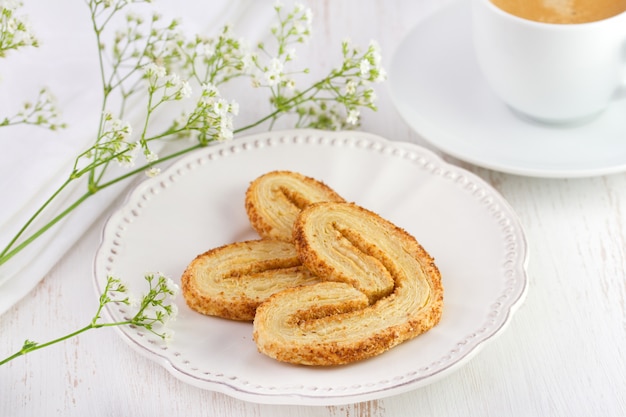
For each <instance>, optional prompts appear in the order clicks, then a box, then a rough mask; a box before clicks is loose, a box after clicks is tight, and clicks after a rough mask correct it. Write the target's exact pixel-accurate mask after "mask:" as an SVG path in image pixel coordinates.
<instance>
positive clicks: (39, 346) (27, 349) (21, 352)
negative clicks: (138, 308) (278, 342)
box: [0, 321, 132, 366]
mask: <svg viewBox="0 0 626 417" xmlns="http://www.w3.org/2000/svg"><path fill="white" fill-rule="evenodd" d="M127 324H132V323H131V322H130V321H120V322H115V323H99V324H96V323H89V324H88V325H87V326H85V327H83V328H81V329H78V330H76V331H74V332H72V333H69V334H66V335H65V336H62V337H59V338H57V339H54V340H50V341H49V342H46V343H41V344H34V345H31V346H27V347H23V348H22V349H20V350H19V351H17V352H15V353H14V354H13V355H11V356H8V357H6V358H4V359H2V360H1V361H0V366H2V365H4V364H5V363H7V362H10V361H12V360H13V359H16V358H19V357H20V356H24V355H26V354H27V353H30V352H34V351H36V350H39V349H43V348H45V347H48V346H50V345H54V344H56V343H59V342H62V341H64V340H67V339H70V338H72V337H74V336H77V335H79V334H81V333H84V332H86V331H87V330H91V329H98V328H100V327H112V326H123V325H127Z"/></svg>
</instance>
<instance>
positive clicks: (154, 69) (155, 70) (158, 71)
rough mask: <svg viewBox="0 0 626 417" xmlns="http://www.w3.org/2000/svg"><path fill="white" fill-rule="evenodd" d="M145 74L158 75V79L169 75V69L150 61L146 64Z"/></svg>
mask: <svg viewBox="0 0 626 417" xmlns="http://www.w3.org/2000/svg"><path fill="white" fill-rule="evenodd" d="M145 75H146V77H156V78H157V79H158V78H163V77H165V76H166V75H167V70H166V69H165V67H163V66H161V65H157V64H155V63H154V62H150V63H149V64H148V65H146V66H145Z"/></svg>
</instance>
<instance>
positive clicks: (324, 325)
mask: <svg viewBox="0 0 626 417" xmlns="http://www.w3.org/2000/svg"><path fill="white" fill-rule="evenodd" d="M294 238H295V241H294V242H295V246H296V249H297V251H298V254H299V256H300V259H301V261H302V263H303V265H305V266H306V267H307V268H308V269H309V270H311V271H312V272H313V273H314V274H316V275H318V276H319V277H320V279H323V280H325V281H327V282H321V283H318V284H313V285H311V286H308V287H299V288H291V289H287V290H285V291H281V292H279V293H276V294H274V295H272V296H271V297H270V298H268V300H267V301H265V302H264V303H262V304H261V305H260V306H259V308H258V309H257V312H256V316H255V319H254V326H253V327H254V340H255V342H256V344H257V347H258V349H259V351H260V352H262V353H264V354H266V355H268V356H270V357H272V358H275V359H277V360H279V361H284V362H290V363H294V364H303V365H340V364H346V363H350V362H354V361H358V360H362V359H366V358H369V357H372V356H375V355H379V354H381V353H383V352H385V351H387V350H388V349H390V348H392V347H394V346H396V345H398V344H400V343H402V342H404V341H406V340H409V339H411V338H414V337H416V336H417V335H419V334H421V333H423V332H425V331H427V330H429V329H430V328H432V327H433V326H435V325H436V324H437V323H438V322H439V319H440V317H441V312H442V308H443V287H442V284H441V276H440V273H439V270H438V268H437V267H436V265H435V263H434V261H433V258H432V257H431V256H430V255H429V254H428V253H427V252H426V251H425V250H424V248H423V247H422V246H421V245H420V244H419V243H418V242H417V241H416V240H415V238H414V237H413V236H411V235H410V234H408V233H407V232H406V231H404V230H402V229H400V228H398V227H396V226H394V225H393V224H392V223H390V222H389V221H387V220H384V219H382V218H381V217H380V216H378V215H377V214H375V213H373V212H370V211H368V210H366V209H364V208H361V207H359V206H357V205H354V204H351V203H319V204H315V205H312V206H310V207H308V208H306V209H305V210H303V211H302V213H301V214H300V215H299V217H298V219H297V220H296V222H295V225H294ZM372 265H377V266H375V267H373V269H372ZM383 269H384V270H386V271H387V272H386V274H387V275H388V276H389V277H391V279H392V280H393V289H392V290H391V292H389V293H387V292H386V290H384V289H383V291H382V292H378V293H377V292H372V291H370V290H369V289H368V288H367V286H368V285H370V281H372V277H371V276H372V275H377V274H379V273H380V271H381V270H383ZM373 281H377V279H374V280H373ZM385 281H386V279H382V280H381V282H385ZM366 294H368V295H366Z"/></svg>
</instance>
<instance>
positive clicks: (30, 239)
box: [0, 183, 93, 265]
mask: <svg viewBox="0 0 626 417" xmlns="http://www.w3.org/2000/svg"><path fill="white" fill-rule="evenodd" d="M65 185H67V183H66V184H64V185H63V187H65ZM54 195H56V193H55V194H54ZM54 195H53V196H52V197H51V198H50V199H49V200H48V201H47V202H46V205H47V204H49V202H51V201H52V199H53V198H54ZM91 195H93V193H92V192H87V193H85V194H83V195H82V196H81V197H80V198H78V200H76V201H75V202H74V203H73V204H71V205H70V206H68V207H67V208H66V209H65V210H63V211H62V212H61V213H59V214H58V215H57V216H56V217H54V218H53V219H52V220H50V221H49V222H48V223H46V224H45V225H44V226H42V227H41V228H40V229H38V230H37V231H36V232H34V233H33V234H32V235H30V236H29V237H28V238H27V239H25V240H24V241H23V242H22V243H20V244H19V245H17V246H15V247H14V248H13V249H12V250H6V249H5V251H4V252H2V256H1V257H0V265H2V264H4V263H6V262H7V261H8V260H9V259H11V258H12V257H13V256H15V255H16V254H17V253H18V252H20V251H21V250H23V249H24V248H25V247H26V246H28V245H30V244H31V243H32V242H33V241H34V240H35V239H37V238H38V237H39V236H41V235H42V234H44V233H45V232H46V231H47V230H48V229H50V228H51V227H52V226H54V225H55V224H57V223H58V222H59V221H61V220H62V219H63V218H64V217H65V216H67V215H68V214H69V213H71V212H72V211H73V210H74V209H75V208H76V207H78V206H80V205H81V204H82V203H83V201H85V200H86V199H87V198H89V197H90V196H91ZM44 206H45V205H44ZM44 206H42V207H41V208H40V209H39V210H38V211H37V213H35V215H33V216H32V217H31V219H34V218H36V217H37V216H38V215H39V214H40V213H41V212H42V211H43V208H44ZM29 224H30V223H28V224H26V225H25V226H24V227H23V228H22V230H20V233H19V234H18V236H16V237H15V238H13V240H12V241H11V243H10V244H9V246H7V249H8V248H10V247H11V246H12V245H13V244H14V243H15V241H16V240H17V238H18V237H19V235H21V234H22V233H23V232H24V230H25V229H26V227H27V226H28V225H29Z"/></svg>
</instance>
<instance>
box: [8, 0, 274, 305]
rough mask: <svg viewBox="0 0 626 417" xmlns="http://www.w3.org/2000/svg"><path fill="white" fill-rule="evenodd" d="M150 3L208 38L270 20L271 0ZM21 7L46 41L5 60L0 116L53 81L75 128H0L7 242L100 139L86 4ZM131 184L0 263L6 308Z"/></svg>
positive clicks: (63, 0) (255, 29)
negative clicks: (228, 27) (230, 27)
mask: <svg viewBox="0 0 626 417" xmlns="http://www.w3.org/2000/svg"><path fill="white" fill-rule="evenodd" d="M144 9H145V10H146V11H148V10H150V11H151V10H156V11H158V12H159V13H160V14H161V15H162V16H163V18H164V20H165V19H172V18H180V19H181V21H182V23H183V25H182V27H183V30H184V31H185V32H189V33H205V34H207V35H211V34H214V33H215V31H216V30H219V29H220V28H221V27H222V26H223V24H225V23H232V24H233V25H234V26H235V28H236V30H237V33H239V34H241V35H243V36H245V37H246V38H247V39H250V40H252V41H258V40H260V39H258V36H260V34H261V33H262V30H263V28H267V27H268V25H269V21H270V19H271V18H272V16H273V11H272V7H271V3H270V2H251V1H250V0H238V1H233V0H211V1H210V2H205V1H200V0H197V1H194V0H184V1H176V2H172V1H161V2H159V1H157V2H155V3H154V4H151V5H147V6H146V7H145V8H144ZM19 10H20V12H19V14H25V15H27V16H28V19H29V21H30V23H31V25H32V28H33V32H34V33H35V35H36V36H37V38H38V39H40V41H41V46H40V47H39V48H25V49H21V50H19V51H15V52H12V53H10V54H9V55H8V56H7V57H5V58H0V118H1V117H3V116H8V115H10V114H14V113H15V112H16V111H17V110H18V109H19V106H20V105H21V103H22V102H24V101H27V100H34V99H35V97H36V96H37V93H38V91H39V89H40V88H41V87H43V86H47V87H48V88H49V89H50V90H51V91H52V92H53V94H54V95H55V97H56V98H57V106H58V108H59V109H60V110H61V112H62V113H61V120H62V121H65V122H67V123H68V127H67V129H63V130H61V131H57V132H50V131H47V130H45V129H42V128H39V127H32V126H16V127H0V246H1V247H2V248H4V247H5V245H6V244H7V242H8V241H9V240H10V239H11V238H12V236H14V235H15V233H16V232H17V231H18V230H19V228H20V227H21V226H22V225H23V224H24V222H25V221H26V220H27V219H28V218H29V217H30V215H31V214H32V213H33V212H34V211H35V210H36V209H37V208H38V207H40V206H41V204H42V203H43V202H44V201H45V199H46V198H47V197H48V196H49V195H50V194H51V193H52V192H53V190H55V189H56V188H57V187H58V186H59V184H61V183H62V182H63V181H64V180H65V178H67V175H68V173H69V170H70V169H71V167H72V163H73V160H74V158H75V157H76V155H77V154H78V153H79V152H81V151H82V150H84V149H86V148H88V147H89V145H90V144H91V143H92V142H93V138H94V135H95V132H96V128H97V120H98V118H99V115H100V103H101V94H102V93H101V91H100V82H99V72H98V71H99V70H98V61H97V55H96V50H95V49H94V47H95V38H94V35H93V32H92V29H91V27H90V19H89V15H88V8H87V6H86V5H85V4H84V2H83V1H81V0H55V1H48V0H30V1H28V2H26V4H25V5H24V7H22V8H20V9H19ZM147 16H149V14H147ZM242 32H243V33H242ZM128 186H129V185H128V183H124V184H121V185H120V186H117V187H112V188H110V189H106V190H104V191H102V192H100V193H98V194H96V195H94V196H92V197H90V198H89V199H88V201H87V202H86V203H85V204H83V205H82V206H80V207H79V208H78V209H77V210H75V211H74V212H72V214H71V215H70V216H68V217H67V218H66V219H65V220H64V221H63V222H61V223H60V224H57V225H56V226H55V227H54V228H53V229H51V230H49V231H48V232H47V233H46V234H44V235H43V236H42V237H41V238H39V239H38V240H37V241H36V243H35V244H32V245H30V246H29V247H28V248H27V249H26V250H24V251H22V252H21V253H20V254H19V255H18V256H16V257H14V258H12V259H11V260H10V261H9V262H8V263H6V264H4V265H2V266H0V314H2V313H4V312H5V311H6V310H8V309H9V308H10V307H11V306H13V305H14V304H15V303H16V302H17V301H19V300H20V299H21V298H22V297H23V296H25V295H26V294H27V293H28V292H29V291H30V290H31V289H32V288H33V287H34V286H35V285H36V284H37V283H38V282H39V281H40V280H41V279H42V278H43V277H44V276H45V274H46V273H47V272H48V271H49V270H50V269H51V268H52V267H53V266H54V264H55V263H56V262H57V261H58V260H59V259H60V258H61V257H62V256H63V255H64V254H65V252H66V251H67V250H68V249H69V248H70V247H71V246H72V245H73V244H74V243H75V242H76V241H77V240H78V239H79V238H80V237H81V236H82V234H83V233H84V232H85V231H86V229H87V228H88V227H89V226H90V225H91V224H93V222H94V221H95V220H96V219H97V218H98V217H99V216H100V215H102V214H103V212H104V211H105V210H106V209H107V208H109V207H110V206H111V203H112V202H113V201H114V200H115V198H116V197H118V196H119V195H120V193H122V192H123V191H124V190H126V189H127V188H128ZM83 192H84V184H82V183H80V184H79V183H77V185H76V186H75V187H73V188H72V189H71V190H70V191H69V192H67V193H65V194H64V195H63V196H62V197H61V198H60V199H58V201H56V204H55V205H54V207H56V208H57V209H58V208H59V207H62V206H64V205H65V204H67V202H69V201H73V199H75V198H77V197H78V196H79V195H81V194H82V193H83ZM54 211H55V210H49V211H48V212H47V213H45V215H44V216H43V217H42V218H41V220H40V221H38V222H37V224H38V225H42V224H45V223H47V222H48V221H49V219H50V218H51V213H52V212H54ZM85 278H86V279H89V278H90V277H85Z"/></svg>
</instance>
